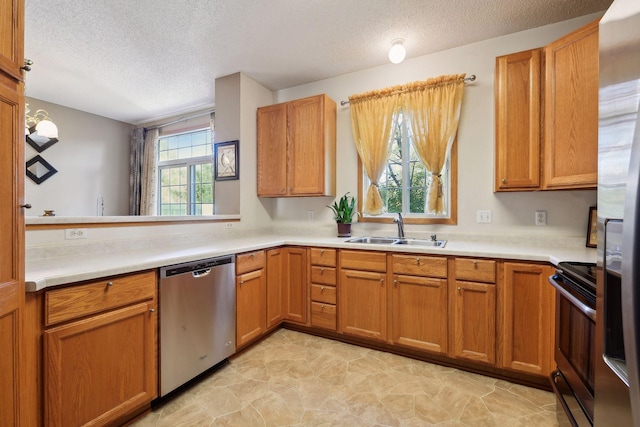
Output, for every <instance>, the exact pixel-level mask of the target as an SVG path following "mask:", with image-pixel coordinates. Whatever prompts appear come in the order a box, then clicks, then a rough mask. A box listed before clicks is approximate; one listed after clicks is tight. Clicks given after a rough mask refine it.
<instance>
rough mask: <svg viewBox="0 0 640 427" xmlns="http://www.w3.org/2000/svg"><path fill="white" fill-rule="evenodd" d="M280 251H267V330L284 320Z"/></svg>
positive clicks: (281, 255) (279, 249) (284, 295)
mask: <svg viewBox="0 0 640 427" xmlns="http://www.w3.org/2000/svg"><path fill="white" fill-rule="evenodd" d="M282 251H283V250H282V248H277V249H270V250H268V251H267V328H270V327H272V326H275V325H277V324H278V323H280V322H282V319H283V318H284V307H285V297H286V294H285V292H284V285H283V276H284V271H283V268H284V266H283V259H284V257H283V252H282Z"/></svg>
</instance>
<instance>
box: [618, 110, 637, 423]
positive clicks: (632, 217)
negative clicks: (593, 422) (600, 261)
mask: <svg viewBox="0 0 640 427" xmlns="http://www.w3.org/2000/svg"><path fill="white" fill-rule="evenodd" d="M639 188H640V114H638V115H637V118H636V124H635V130H634V136H633V143H632V145H631V155H630V160H629V172H628V178H627V188H626V194H625V207H624V225H623V238H622V281H621V285H622V316H623V317H622V319H623V320H622V322H623V328H624V348H625V359H626V363H627V373H628V376H629V394H630V400H631V402H635V403H636V404H632V405H631V410H632V414H633V420H634V425H635V426H640V405H639V404H638V403H637V402H640V373H639V371H638V369H639V366H638V364H639V360H638V357H639V356H640V351H639V349H638V345H639V344H640V272H638V268H639V267H640V263H638V262H634V261H637V260H638V259H640V198H639V194H638V190H639Z"/></svg>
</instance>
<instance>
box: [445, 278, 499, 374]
mask: <svg viewBox="0 0 640 427" xmlns="http://www.w3.org/2000/svg"><path fill="white" fill-rule="evenodd" d="M452 283H453V289H451V308H450V310H451V329H452V334H451V337H452V344H451V350H450V355H451V356H453V357H456V358H460V359H467V360H471V361H474V362H483V363H488V364H494V363H495V361H496V286H495V285H493V284H487V283H478V282H467V281H462V280H455V281H453V282H452Z"/></svg>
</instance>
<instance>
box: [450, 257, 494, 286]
mask: <svg viewBox="0 0 640 427" xmlns="http://www.w3.org/2000/svg"><path fill="white" fill-rule="evenodd" d="M456 279H460V280H471V281H473V282H486V283H495V282H496V262H495V261H492V260H486V259H467V258H458V259H456Z"/></svg>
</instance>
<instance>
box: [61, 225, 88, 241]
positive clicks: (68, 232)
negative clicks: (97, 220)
mask: <svg viewBox="0 0 640 427" xmlns="http://www.w3.org/2000/svg"><path fill="white" fill-rule="evenodd" d="M64 238H65V240H74V239H86V238H87V229H86V228H67V229H65V230H64Z"/></svg>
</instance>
